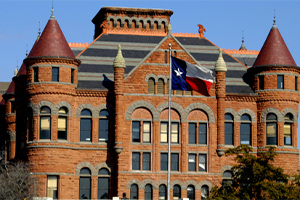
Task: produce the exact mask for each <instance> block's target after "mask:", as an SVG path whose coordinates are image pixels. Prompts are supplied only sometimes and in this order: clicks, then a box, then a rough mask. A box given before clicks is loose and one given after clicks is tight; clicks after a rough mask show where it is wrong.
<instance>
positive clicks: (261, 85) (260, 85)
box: [258, 76, 265, 90]
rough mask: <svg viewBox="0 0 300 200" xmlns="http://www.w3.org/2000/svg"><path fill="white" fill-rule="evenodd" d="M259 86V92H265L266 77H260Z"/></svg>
mask: <svg viewBox="0 0 300 200" xmlns="http://www.w3.org/2000/svg"><path fill="white" fill-rule="evenodd" d="M258 82H259V83H258V85H259V90H263V89H264V86H265V82H264V76H259V77H258Z"/></svg>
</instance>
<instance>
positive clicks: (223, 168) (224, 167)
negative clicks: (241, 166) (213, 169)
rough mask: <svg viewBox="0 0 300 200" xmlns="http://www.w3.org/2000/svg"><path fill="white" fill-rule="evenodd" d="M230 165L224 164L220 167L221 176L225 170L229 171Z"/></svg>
mask: <svg viewBox="0 0 300 200" xmlns="http://www.w3.org/2000/svg"><path fill="white" fill-rule="evenodd" d="M231 168H232V166H231V165H225V166H223V167H222V168H221V175H222V176H223V174H224V172H225V171H231Z"/></svg>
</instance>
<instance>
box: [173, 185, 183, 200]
mask: <svg viewBox="0 0 300 200" xmlns="http://www.w3.org/2000/svg"><path fill="white" fill-rule="evenodd" d="M179 199H181V186H180V185H178V184H176V185H174V186H173V200H179Z"/></svg>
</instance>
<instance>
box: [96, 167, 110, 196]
mask: <svg viewBox="0 0 300 200" xmlns="http://www.w3.org/2000/svg"><path fill="white" fill-rule="evenodd" d="M98 176H99V177H98V199H109V177H110V175H109V171H108V170H107V169H105V168H102V169H100V170H99V172H98Z"/></svg>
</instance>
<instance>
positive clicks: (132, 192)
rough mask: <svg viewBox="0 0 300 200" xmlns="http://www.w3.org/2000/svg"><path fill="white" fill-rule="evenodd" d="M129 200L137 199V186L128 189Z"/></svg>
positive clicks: (133, 185)
mask: <svg viewBox="0 0 300 200" xmlns="http://www.w3.org/2000/svg"><path fill="white" fill-rule="evenodd" d="M130 199H139V187H138V185H137V184H132V185H131V187H130Z"/></svg>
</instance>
